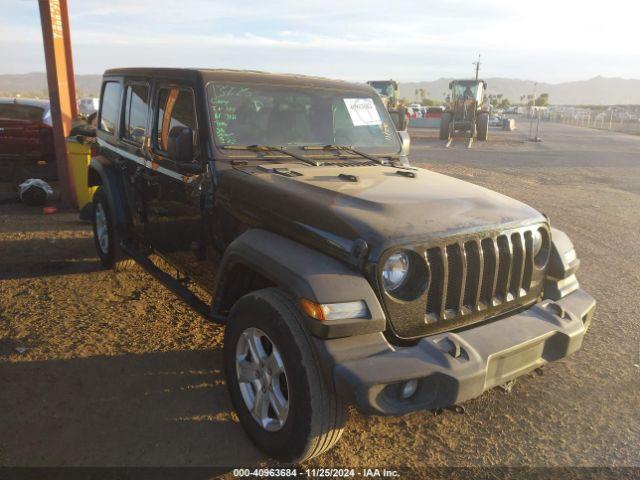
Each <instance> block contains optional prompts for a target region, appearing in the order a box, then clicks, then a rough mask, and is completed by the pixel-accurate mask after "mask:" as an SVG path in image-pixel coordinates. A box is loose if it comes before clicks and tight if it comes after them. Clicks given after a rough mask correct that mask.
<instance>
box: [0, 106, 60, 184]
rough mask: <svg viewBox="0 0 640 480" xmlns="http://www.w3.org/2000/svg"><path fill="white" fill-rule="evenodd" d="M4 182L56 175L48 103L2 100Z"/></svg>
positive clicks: (0, 126) (0, 134)
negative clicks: (37, 175) (35, 176)
mask: <svg viewBox="0 0 640 480" xmlns="http://www.w3.org/2000/svg"><path fill="white" fill-rule="evenodd" d="M0 161H1V163H2V167H3V168H2V171H1V173H0V176H2V179H1V180H5V181H6V180H14V181H18V182H19V181H22V180H24V178H21V177H28V176H31V175H34V174H36V172H38V173H39V176H40V178H42V177H43V176H47V177H50V176H51V175H50V174H51V173H53V174H55V153H54V147H53V134H52V127H51V109H50V107H49V102H48V101H47V100H36V99H25V98H15V99H14V98H0Z"/></svg>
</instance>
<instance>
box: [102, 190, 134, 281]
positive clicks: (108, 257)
mask: <svg viewBox="0 0 640 480" xmlns="http://www.w3.org/2000/svg"><path fill="white" fill-rule="evenodd" d="M91 214H92V215H91V223H92V224H93V240H94V243H95V246H96V252H97V253H98V257H99V258H100V263H101V264H102V266H103V267H105V268H113V269H114V270H125V269H127V268H129V267H130V266H132V265H133V264H134V263H135V262H134V261H133V260H132V259H121V258H119V257H120V255H119V248H118V241H117V237H116V232H115V229H114V227H113V216H112V215H111V209H110V208H109V201H108V199H107V195H106V193H105V192H104V190H103V188H102V187H98V189H97V190H96V192H95V193H94V194H93V209H92V212H91ZM103 229H104V230H103ZM104 233H106V237H105V236H104V235H103V234H104Z"/></svg>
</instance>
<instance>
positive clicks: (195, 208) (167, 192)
mask: <svg viewBox="0 0 640 480" xmlns="http://www.w3.org/2000/svg"><path fill="white" fill-rule="evenodd" d="M176 126H182V127H188V128H191V130H192V131H193V139H192V141H193V145H194V159H193V160H194V161H198V162H201V165H202V166H203V171H202V173H199V174H185V173H182V171H181V168H180V165H179V164H177V163H175V162H173V161H172V160H171V159H170V158H169V156H168V154H167V146H168V141H169V132H170V131H171V129H172V128H173V127H176ZM199 143H200V142H199V141H198V121H197V115H196V102H195V94H194V90H193V88H192V87H191V86H189V85H181V84H174V83H159V84H158V85H157V86H156V88H155V92H154V108H153V113H152V127H151V139H150V154H151V156H152V159H153V168H152V171H153V175H154V180H153V185H152V187H150V188H151V192H150V194H149V195H148V196H147V220H148V223H147V225H146V237H147V238H148V239H149V240H150V243H151V244H152V245H153V247H154V248H155V249H157V250H158V251H159V252H160V253H161V254H162V255H163V256H164V257H165V258H166V259H167V260H168V261H170V262H171V263H173V264H174V265H175V266H176V267H177V268H178V269H180V270H181V271H183V272H186V273H188V274H189V275H191V276H192V277H194V278H196V279H198V280H200V281H201V283H206V284H208V283H209V280H212V277H211V276H210V275H209V274H207V272H206V271H205V270H206V268H205V259H206V252H205V250H206V244H207V239H206V232H205V226H204V222H203V201H204V199H203V194H204V193H205V191H206V189H205V188H203V182H204V181H205V175H206V174H205V169H204V164H205V162H204V161H203V159H202V158H201V152H200V145H199Z"/></svg>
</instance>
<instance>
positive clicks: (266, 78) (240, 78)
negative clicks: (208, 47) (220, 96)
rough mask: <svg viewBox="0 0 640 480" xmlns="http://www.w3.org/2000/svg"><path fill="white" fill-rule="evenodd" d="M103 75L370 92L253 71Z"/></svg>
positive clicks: (133, 71) (341, 83)
mask: <svg viewBox="0 0 640 480" xmlns="http://www.w3.org/2000/svg"><path fill="white" fill-rule="evenodd" d="M104 76H105V77H106V76H132V77H135V76H137V77H148V78H155V77H160V78H167V79H175V80H179V79H187V80H190V81H197V80H199V79H202V80H203V82H209V81H219V82H246V83H263V84H271V85H273V84H277V85H292V86H308V87H317V88H335V89H339V90H351V91H361V92H363V93H364V92H366V93H371V92H372V89H371V87H370V86H369V85H366V84H363V83H362V84H361V83H350V82H345V81H342V80H332V79H329V78H321V77H311V76H306V75H295V74H287V73H268V72H259V71H254V70H230V69H207V68H115V69H110V70H107V71H106V72H104Z"/></svg>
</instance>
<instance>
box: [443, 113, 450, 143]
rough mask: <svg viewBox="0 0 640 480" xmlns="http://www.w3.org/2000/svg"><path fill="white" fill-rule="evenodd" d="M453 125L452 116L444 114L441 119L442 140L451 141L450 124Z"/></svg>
mask: <svg viewBox="0 0 640 480" xmlns="http://www.w3.org/2000/svg"><path fill="white" fill-rule="evenodd" d="M450 123H451V114H450V113H443V114H442V117H441V118H440V140H449V136H450V133H449V124H450Z"/></svg>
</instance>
